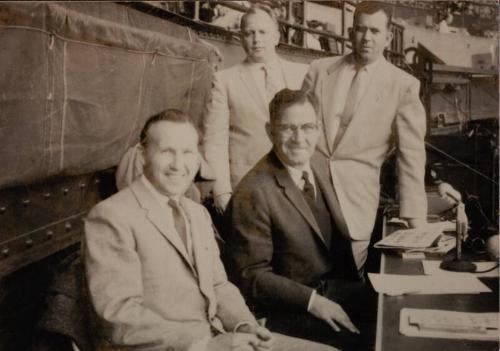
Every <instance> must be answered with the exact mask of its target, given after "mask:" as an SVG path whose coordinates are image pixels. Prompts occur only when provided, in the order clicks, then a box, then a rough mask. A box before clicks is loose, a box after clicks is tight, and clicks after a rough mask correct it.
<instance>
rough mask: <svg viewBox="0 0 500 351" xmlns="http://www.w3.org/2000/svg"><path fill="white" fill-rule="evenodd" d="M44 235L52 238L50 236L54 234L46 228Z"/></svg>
mask: <svg viewBox="0 0 500 351" xmlns="http://www.w3.org/2000/svg"><path fill="white" fill-rule="evenodd" d="M45 235H46V236H47V238H49V239H50V238H52V237H53V236H54V232H53V231H52V230H50V229H49V230H47V231H46V232H45Z"/></svg>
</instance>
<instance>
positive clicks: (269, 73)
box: [262, 65, 278, 102]
mask: <svg viewBox="0 0 500 351" xmlns="http://www.w3.org/2000/svg"><path fill="white" fill-rule="evenodd" d="M262 69H263V70H264V76H265V80H264V82H265V87H266V97H267V101H268V102H270V101H271V100H272V99H273V98H274V95H276V93H277V92H278V88H277V86H276V83H275V82H274V75H273V68H272V67H271V66H269V65H264V66H262Z"/></svg>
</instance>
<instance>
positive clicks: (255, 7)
mask: <svg viewBox="0 0 500 351" xmlns="http://www.w3.org/2000/svg"><path fill="white" fill-rule="evenodd" d="M259 11H262V12H265V13H267V15H268V16H269V17H270V18H271V20H272V21H273V22H274V24H276V29H278V26H279V24H278V20H277V19H276V16H275V15H274V12H273V10H271V8H270V7H269V6H266V5H262V4H253V5H252V6H251V7H250V8H249V9H248V10H247V12H245V14H244V15H243V16H241V20H240V29H241V30H243V28H244V27H245V21H246V20H247V17H248V16H250V15H255V14H257V13H258V12H259Z"/></svg>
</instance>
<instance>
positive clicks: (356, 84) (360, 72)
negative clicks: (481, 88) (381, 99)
mask: <svg viewBox="0 0 500 351" xmlns="http://www.w3.org/2000/svg"><path fill="white" fill-rule="evenodd" d="M365 77H366V70H365V69H363V67H357V68H356V73H355V74H354V77H353V78H352V81H351V86H350V87H349V92H348V93H347V98H346V102H345V105H344V111H343V112H342V116H341V118H340V124H339V128H338V130H337V134H336V135H335V140H334V142H333V149H335V148H336V147H337V145H338V144H339V142H340V140H341V139H342V137H343V136H344V133H345V131H346V129H347V126H348V125H349V123H350V122H351V119H352V116H353V115H354V112H355V110H356V106H357V104H358V102H359V99H360V97H361V96H360V94H361V88H362V86H363V83H364V79H365Z"/></svg>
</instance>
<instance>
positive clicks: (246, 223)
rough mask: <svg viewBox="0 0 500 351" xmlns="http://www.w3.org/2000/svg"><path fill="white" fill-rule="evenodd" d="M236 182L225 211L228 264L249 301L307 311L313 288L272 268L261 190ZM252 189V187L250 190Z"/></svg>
mask: <svg viewBox="0 0 500 351" xmlns="http://www.w3.org/2000/svg"><path fill="white" fill-rule="evenodd" d="M245 185H246V184H240V185H239V186H238V190H237V191H236V193H235V194H234V195H233V198H232V199H231V201H230V202H229V205H228V208H227V210H226V214H225V216H226V223H227V225H228V226H229V228H231V229H230V231H229V232H228V233H227V237H226V244H227V257H228V267H231V269H233V270H232V271H231V272H232V275H234V280H235V281H236V282H237V284H238V285H239V286H240V288H241V289H242V291H243V292H244V294H245V295H246V296H248V297H249V298H250V299H251V300H252V302H257V303H259V304H260V303H262V304H264V305H270V304H273V303H279V304H282V305H286V306H288V307H291V308H296V309H300V310H307V305H308V303H309V299H310V296H311V294H312V292H313V289H311V288H310V287H308V286H306V285H303V284H301V283H298V282H296V281H294V280H292V279H289V278H287V277H285V276H282V275H279V274H276V273H275V272H274V271H273V267H272V259H273V252H274V249H273V234H272V219H271V215H270V212H269V210H270V209H269V204H268V202H267V201H266V198H265V194H264V193H265V189H259V187H245ZM254 188H255V189H254Z"/></svg>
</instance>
